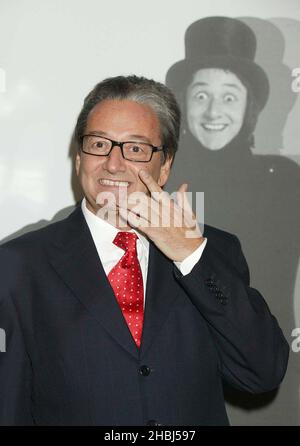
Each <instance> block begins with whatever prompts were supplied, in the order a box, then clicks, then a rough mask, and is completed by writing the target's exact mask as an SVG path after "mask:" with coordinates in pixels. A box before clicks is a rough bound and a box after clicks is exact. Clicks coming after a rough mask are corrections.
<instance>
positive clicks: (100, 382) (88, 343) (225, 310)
mask: <svg viewBox="0 0 300 446" xmlns="http://www.w3.org/2000/svg"><path fill="white" fill-rule="evenodd" d="M179 125H180V113H179V110H178V106H177V104H176V101H175V99H174V97H173V95H172V94H171V93H170V91H169V90H168V89H167V88H166V87H165V86H163V85H161V84H159V83H157V82H154V81H151V80H147V79H145V78H139V77H136V76H129V77H116V78H111V79H106V80H105V81H103V82H101V83H100V84H98V85H97V86H96V87H95V88H94V89H93V91H92V92H91V93H90V94H89V95H88V96H87V98H86V100H85V102H84V106H83V109H82V111H81V113H80V115H79V118H78V121H77V125H76V129H75V135H76V138H77V141H78V153H77V154H76V171H77V174H78V177H79V180H80V183H81V186H82V189H83V192H84V196H85V198H84V200H83V202H82V203H81V206H79V207H77V209H76V210H75V211H74V212H73V213H72V214H71V216H70V217H68V218H67V219H66V220H64V221H62V222H59V223H55V224H53V225H49V226H48V227H46V228H44V229H41V230H39V231H36V232H32V233H30V234H27V235H25V236H22V237H20V238H18V239H16V240H13V241H10V242H8V243H6V244H5V245H3V246H2V247H1V249H0V266H1V268H0V270H1V297H0V326H1V328H3V329H4V330H5V332H6V337H7V345H6V352H5V353H2V354H1V357H0V420H1V421H0V423H1V424H8V425H20V424H21V425H31V424H36V425H115V426H119V425H128V426H130V425H150V426H158V425H226V424H228V419H227V416H226V412H225V407H224V398H223V392H222V381H223V380H224V381H226V382H228V383H230V384H231V385H232V386H234V387H237V388H239V389H241V390H244V391H246V392H251V393H259V392H267V391H269V390H272V389H274V388H276V387H277V386H278V385H279V383H280V381H281V380H282V378H283V376H284V373H285V370H286V366H287V358H288V345H287V343H286V341H285V339H284V338H283V335H282V332H281V330H280V328H279V326H278V324H277V322H276V320H275V318H274V317H273V316H272V315H271V313H270V311H269V309H268V307H267V304H266V303H265V301H264V299H263V298H262V296H261V295H260V294H259V292H258V291H256V290H254V289H252V288H250V287H249V273H248V268H247V264H246V262H245V259H244V257H243V254H242V252H241V248H240V244H239V242H238V240H237V238H236V237H235V236H233V235H231V234H228V233H225V232H222V231H219V230H217V229H214V228H210V227H205V230H204V233H203V235H202V234H201V233H200V230H199V227H198V225H197V224H195V222H194V221H193V218H192V217H193V215H192V212H191V210H190V208H189V206H188V205H187V204H186V200H185V193H186V190H187V185H186V184H183V185H182V186H181V187H180V188H179V190H178V193H177V202H175V201H173V200H171V199H170V197H169V196H168V194H166V193H163V191H162V188H163V186H164V185H165V183H166V181H167V179H168V176H169V172H170V168H171V164H172V161H173V158H174V155H175V152H176V149H177V141H178V136H179ZM187 149H188V148H187ZM132 196H134V197H136V196H138V198H139V205H138V206H133V204H136V202H135V203H133V201H132V200H131V197H132ZM104 210H105V212H103V211H104ZM165 213H169V216H170V221H169V223H170V224H169V225H163V224H162V217H163V215H164V214H165ZM182 215H184V216H185V218H184V219H181V218H180V216H182ZM107 216H108V220H109V221H105V220H106V219H107ZM181 220H182V223H180V224H178V222H181ZM112 222H113V224H114V225H112V224H111V223H112ZM157 222H158V224H157ZM133 228H134V229H133Z"/></svg>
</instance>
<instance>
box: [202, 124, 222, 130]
mask: <svg viewBox="0 0 300 446" xmlns="http://www.w3.org/2000/svg"><path fill="white" fill-rule="evenodd" d="M202 126H203V127H204V128H205V130H216V131H220V130H224V129H225V127H226V126H227V124H202Z"/></svg>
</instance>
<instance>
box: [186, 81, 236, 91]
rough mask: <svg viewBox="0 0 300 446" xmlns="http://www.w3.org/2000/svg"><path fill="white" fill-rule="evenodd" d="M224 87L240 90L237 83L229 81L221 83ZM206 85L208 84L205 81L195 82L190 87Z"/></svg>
mask: <svg viewBox="0 0 300 446" xmlns="http://www.w3.org/2000/svg"><path fill="white" fill-rule="evenodd" d="M222 85H223V86H224V87H231V88H235V89H236V90H239V91H242V89H241V88H240V87H239V85H237V84H229V83H225V84H222ZM205 86H206V87H207V86H209V84H208V83H207V82H195V83H194V84H192V85H191V88H194V87H205Z"/></svg>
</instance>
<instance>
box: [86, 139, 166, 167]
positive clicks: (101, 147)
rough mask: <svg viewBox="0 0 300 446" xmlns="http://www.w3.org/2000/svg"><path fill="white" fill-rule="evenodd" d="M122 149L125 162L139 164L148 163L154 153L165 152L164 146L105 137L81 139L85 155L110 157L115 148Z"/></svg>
mask: <svg viewBox="0 0 300 446" xmlns="http://www.w3.org/2000/svg"><path fill="white" fill-rule="evenodd" d="M115 146H118V147H120V149H121V152H122V156H123V158H124V159H125V160H128V161H134V162H137V163H148V162H149V161H151V159H152V156H153V153H154V152H163V151H164V146H161V147H155V146H153V145H152V144H148V143H145V142H140V141H123V142H120V141H114V140H113V139H109V138H104V137H103V136H99V135H93V134H87V135H83V136H82V137H81V150H82V152H83V153H87V154H88V155H93V156H108V155H109V154H110V152H111V151H112V149H113V147H115Z"/></svg>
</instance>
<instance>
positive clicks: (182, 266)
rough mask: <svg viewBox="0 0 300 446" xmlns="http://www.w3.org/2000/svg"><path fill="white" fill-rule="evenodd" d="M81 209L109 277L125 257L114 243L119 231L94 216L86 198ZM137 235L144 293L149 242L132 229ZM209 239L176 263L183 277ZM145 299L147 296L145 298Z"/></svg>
mask: <svg viewBox="0 0 300 446" xmlns="http://www.w3.org/2000/svg"><path fill="white" fill-rule="evenodd" d="M81 209H82V212H83V215H84V218H85V220H86V222H87V225H88V227H89V230H90V232H91V235H92V238H93V241H94V244H95V246H96V249H97V252H98V255H99V258H100V260H101V263H102V265H103V268H104V271H105V274H106V275H108V273H109V272H110V270H111V269H112V268H113V267H114V266H115V265H116V264H117V263H118V261H119V260H120V259H121V257H122V256H123V255H124V250H123V249H122V248H119V247H118V246H116V245H115V244H114V243H113V240H114V238H115V236H116V235H117V233H118V232H119V229H117V228H116V227H115V226H113V225H111V224H110V223H108V222H107V221H105V220H103V219H102V218H100V217H98V216H97V215H95V214H93V213H92V212H91V211H90V210H89V209H88V208H87V207H86V199H85V198H84V199H83V200H82V203H81ZM132 231H133V232H135V233H136V235H137V237H138V238H137V244H136V247H137V256H138V259H139V262H140V265H141V270H142V276H143V282H144V291H145V290H146V284H147V272H148V261H149V241H148V240H147V238H146V237H145V236H144V235H142V234H141V233H140V232H139V231H138V230H135V229H132ZM206 243H207V239H205V240H204V242H203V243H202V244H201V245H200V246H199V247H198V248H197V249H196V250H195V251H194V252H193V253H192V254H190V255H189V256H188V257H186V258H185V259H184V260H183V261H182V262H174V264H175V265H176V266H177V268H178V269H179V270H180V271H181V273H182V274H183V275H186V274H189V273H190V272H191V270H192V269H193V267H194V266H195V264H196V263H197V262H198V261H199V259H200V257H201V255H202V253H203V251H204V248H205V246H206ZM144 299H145V296H144Z"/></svg>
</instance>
